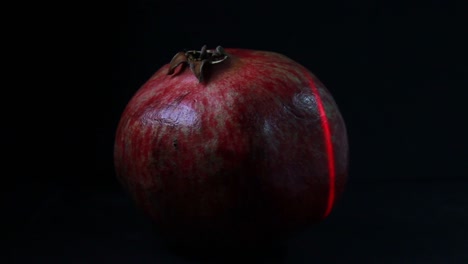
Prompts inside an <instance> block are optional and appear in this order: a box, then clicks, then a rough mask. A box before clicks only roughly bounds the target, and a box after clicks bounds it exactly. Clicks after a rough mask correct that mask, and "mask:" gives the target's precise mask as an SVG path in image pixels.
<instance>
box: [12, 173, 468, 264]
mask: <svg viewBox="0 0 468 264" xmlns="http://www.w3.org/2000/svg"><path fill="white" fill-rule="evenodd" d="M467 190H468V183H467V182H462V181H447V182H442V181H436V182H432V181H426V182H424V181H421V182H398V181H396V182H381V183H356V184H350V185H349V186H348V189H347V191H346V193H345V196H344V197H343V199H342V200H341V201H340V203H339V205H338V206H337V207H336V209H335V210H334V212H333V213H332V215H331V216H330V217H329V218H328V219H327V220H326V221H324V222H323V223H322V224H320V225H318V226H316V227H314V228H312V229H311V230H308V231H306V232H304V233H303V234H300V235H298V236H296V237H294V238H293V239H291V241H289V242H288V243H287V245H286V247H284V248H283V251H280V250H264V251H258V252H257V253H256V254H247V253H243V252H241V251H237V252H235V253H230V254H224V255H221V254H217V253H216V252H208V253H207V255H206V256H205V260H204V261H201V260H203V258H202V257H200V256H195V257H194V256H184V255H181V254H180V253H177V252H175V251H171V250H168V249H167V248H166V247H164V245H163V244H162V243H161V241H160V240H159V239H158V238H157V237H156V236H155V234H154V233H153V231H152V230H153V229H152V226H151V224H150V222H149V220H148V219H147V218H146V217H144V216H143V215H141V214H140V212H139V211H138V210H136V209H135V207H134V206H133V204H132V202H131V201H130V200H129V199H128V197H127V196H126V194H124V193H123V192H122V191H121V189H120V188H119V187H118V186H117V185H115V186H113V187H112V188H105V189H86V190H82V189H75V190H73V189H72V188H68V189H65V188H63V187H61V186H53V185H49V186H48V187H47V190H46V191H45V192H44V196H42V197H37V199H36V200H34V201H20V200H18V203H17V205H18V207H17V208H16V210H15V211H16V214H17V215H16V217H17V218H16V219H17V221H19V220H20V219H21V224H20V225H18V228H19V229H18V230H16V231H17V233H16V235H15V239H14V243H13V244H11V245H9V246H11V251H10V253H12V261H11V262H7V263H206V262H209V263H226V262H227V261H229V260H234V263H245V262H253V263H460V264H462V263H468V197H467V195H466V192H467ZM22 203H23V204H22ZM25 204H28V205H30V206H31V209H33V210H32V212H34V213H33V214H32V215H31V214H30V212H27V213H24V212H23V213H24V214H23V215H22V217H19V216H21V213H22V212H21V210H22V209H24V207H22V206H21V205H25ZM260 252H262V253H260ZM210 261H211V262H210Z"/></svg>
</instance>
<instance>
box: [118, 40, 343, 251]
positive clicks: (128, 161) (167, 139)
mask: <svg viewBox="0 0 468 264" xmlns="http://www.w3.org/2000/svg"><path fill="white" fill-rule="evenodd" d="M225 51H226V53H227V54H228V55H229V58H228V59H227V60H226V61H223V62H222V63H219V64H214V65H208V66H209V67H206V77H205V80H204V81H203V82H199V80H198V79H197V77H196V76H195V75H194V74H193V73H192V72H191V71H190V70H189V69H187V68H183V67H180V66H179V67H178V68H176V71H175V73H174V74H172V75H168V74H167V72H168V70H169V67H170V66H169V65H164V66H163V67H161V68H160V69H159V70H158V71H157V72H156V73H155V74H154V75H153V76H151V78H150V79H149V80H148V81H147V82H146V83H145V84H144V85H143V86H142V87H141V88H140V89H139V90H138V91H137V92H136V93H135V95H134V96H133V97H132V98H131V100H130V101H129V103H128V104H127V106H126V108H125V110H124V112H123V113H122V116H121V119H120V121H119V124H118V127H117V131H116V138H115V147H114V164H115V169H116V174H117V178H118V179H119V181H120V182H121V183H122V185H123V186H124V187H125V189H126V190H127V191H128V192H129V194H130V195H131V196H132V198H133V199H134V201H135V202H136V205H137V206H138V207H139V208H141V209H142V210H143V211H144V212H145V213H146V214H148V215H149V216H150V217H151V219H152V220H153V221H154V223H155V226H157V227H158V228H159V229H160V231H161V234H163V236H165V237H168V238H170V239H172V240H174V241H177V242H178V243H179V242H180V243H187V244H193V245H201V244H204V243H209V244H212V245H213V244H217V245H222V244H223V243H224V242H228V243H231V242H233V241H236V242H239V243H241V244H256V243H263V242H264V241H266V240H272V239H276V238H283V237H285V236H287V235H288V234H290V233H291V232H297V231H300V230H303V229H304V228H306V227H309V226H310V225H313V224H317V223H319V222H321V221H322V220H324V219H325V218H326V217H327V216H328V215H329V213H330V212H331V210H332V208H333V206H334V205H335V204H336V201H337V200H338V199H339V198H340V196H341V194H342V193H343V190H344V187H345V184H346V179H347V173H348V140H347V133H346V127H345V123H344V121H343V118H342V115H341V113H340V111H339V109H338V107H337V105H336V103H335V101H334V99H333V98H332V95H331V94H330V92H329V91H328V90H327V89H326V88H325V86H324V85H323V84H322V83H321V82H320V81H319V80H318V79H317V78H316V77H315V76H314V75H313V74H312V73H310V72H309V71H308V70H307V69H305V68H304V67H303V66H301V65H300V64H298V63H297V62H295V61H293V60H291V59H289V58H287V57H286V56H284V55H281V54H278V53H274V52H268V51H257V50H247V49H226V50H225Z"/></svg>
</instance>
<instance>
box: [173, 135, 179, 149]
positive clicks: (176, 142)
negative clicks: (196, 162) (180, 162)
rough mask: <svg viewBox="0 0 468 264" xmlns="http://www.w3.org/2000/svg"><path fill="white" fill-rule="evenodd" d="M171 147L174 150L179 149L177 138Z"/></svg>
mask: <svg viewBox="0 0 468 264" xmlns="http://www.w3.org/2000/svg"><path fill="white" fill-rule="evenodd" d="M172 145H173V146H174V149H175V150H178V149H179V141H178V140H177V138H174V140H173V141H172Z"/></svg>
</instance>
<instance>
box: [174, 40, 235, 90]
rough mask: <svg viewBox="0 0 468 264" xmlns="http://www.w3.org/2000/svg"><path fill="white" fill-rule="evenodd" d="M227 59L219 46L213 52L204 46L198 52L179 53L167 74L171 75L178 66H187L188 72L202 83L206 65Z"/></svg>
mask: <svg viewBox="0 0 468 264" xmlns="http://www.w3.org/2000/svg"><path fill="white" fill-rule="evenodd" d="M228 57H229V56H228V55H227V54H226V52H225V51H224V49H223V47H221V46H218V47H216V49H215V50H207V49H206V45H204V46H203V47H202V48H201V50H200V51H198V50H189V51H186V52H183V51H181V52H179V53H177V54H176V55H175V56H174V57H173V58H172V60H171V62H170V64H169V70H168V71H167V74H168V75H170V74H173V73H174V72H175V69H176V68H177V66H179V65H182V67H185V66H186V65H187V64H188V65H189V66H190V70H191V71H192V72H193V74H195V76H196V77H197V79H198V81H199V82H203V80H204V76H203V75H204V72H203V71H204V68H206V64H217V63H220V62H223V61H225V60H226V59H227V58H228Z"/></svg>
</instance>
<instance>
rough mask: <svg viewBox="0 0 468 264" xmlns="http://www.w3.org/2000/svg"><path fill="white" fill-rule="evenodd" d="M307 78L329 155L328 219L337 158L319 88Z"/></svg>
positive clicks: (326, 213)
mask: <svg viewBox="0 0 468 264" xmlns="http://www.w3.org/2000/svg"><path fill="white" fill-rule="evenodd" d="M307 78H308V79H309V84H310V88H311V89H312V93H313V94H314V97H315V98H316V101H317V108H318V110H319V114H320V121H321V123H322V130H323V137H324V141H325V151H326V153H327V158H328V180H329V187H328V188H329V189H328V201H327V209H326V210H325V213H324V215H323V217H324V218H325V217H327V216H328V215H329V214H330V212H331V209H332V207H333V202H334V201H335V156H334V153H333V144H332V141H331V134H330V124H329V123H328V118H327V114H326V112H325V108H324V106H323V102H322V98H320V94H319V91H318V89H317V86H315V82H314V80H313V79H312V78H311V77H310V76H309V74H307Z"/></svg>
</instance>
